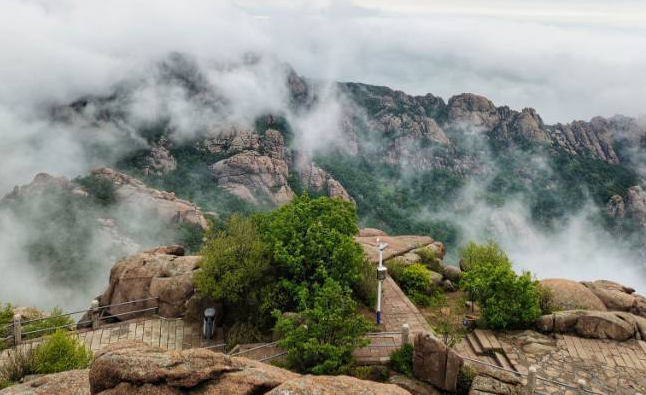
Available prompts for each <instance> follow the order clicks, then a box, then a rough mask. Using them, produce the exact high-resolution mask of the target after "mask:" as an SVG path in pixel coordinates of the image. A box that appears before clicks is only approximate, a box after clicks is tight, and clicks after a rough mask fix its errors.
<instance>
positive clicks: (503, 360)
mask: <svg viewBox="0 0 646 395" xmlns="http://www.w3.org/2000/svg"><path fill="white" fill-rule="evenodd" d="M493 356H494V359H495V360H496V364H497V365H498V366H500V367H501V368H505V369H514V367H513V366H512V364H511V362H509V359H508V358H507V356H506V355H505V354H503V353H500V352H494V354H493Z"/></svg>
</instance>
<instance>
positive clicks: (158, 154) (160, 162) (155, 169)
mask: <svg viewBox="0 0 646 395" xmlns="http://www.w3.org/2000/svg"><path fill="white" fill-rule="evenodd" d="M168 144H169V142H168V140H167V139H166V138H164V139H162V140H161V141H160V142H159V143H158V144H157V145H154V146H153V147H151V148H150V152H149V153H148V155H147V156H146V158H145V165H144V167H143V169H142V172H143V174H144V175H157V176H161V175H164V174H167V173H170V172H171V171H174V170H175V169H177V161H176V160H175V158H174V157H173V155H171V153H170V151H169V150H168V147H167V145H168Z"/></svg>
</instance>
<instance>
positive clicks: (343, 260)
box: [257, 194, 363, 304]
mask: <svg viewBox="0 0 646 395" xmlns="http://www.w3.org/2000/svg"><path fill="white" fill-rule="evenodd" d="M257 218H258V220H259V223H260V224H261V232H262V236H263V239H264V240H265V241H266V243H267V244H268V245H269V248H270V250H271V256H272V262H273V264H274V265H275V267H276V269H277V271H278V277H279V279H280V283H281V287H282V288H283V289H284V290H285V291H286V292H287V293H288V294H289V295H290V298H291V299H292V302H293V303H294V304H295V303H297V302H298V295H299V293H300V291H301V290H302V289H303V288H309V287H311V285H313V284H323V283H324V282H325V281H326V280H327V279H328V278H332V279H334V280H335V281H337V282H339V283H340V284H341V285H342V286H348V287H353V286H355V285H356V284H357V282H358V281H359V278H360V276H359V268H360V265H361V263H362V259H363V250H362V249H361V247H360V246H359V245H358V244H357V243H355V241H354V239H353V236H354V235H355V234H356V233H357V231H358V229H357V225H356V224H357V214H356V210H355V207H354V205H353V204H352V203H350V202H346V201H344V200H341V199H338V198H334V199H332V198H328V197H320V198H316V199H311V198H310V197H309V196H308V195H307V194H304V195H302V196H300V197H296V198H295V199H294V200H292V202H291V203H289V204H286V205H284V206H282V207H280V208H278V209H276V210H274V211H272V212H270V213H267V214H259V215H258V216H257Z"/></svg>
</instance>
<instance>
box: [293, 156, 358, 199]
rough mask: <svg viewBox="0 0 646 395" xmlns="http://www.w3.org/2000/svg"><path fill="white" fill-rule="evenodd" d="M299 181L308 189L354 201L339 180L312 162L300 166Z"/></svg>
mask: <svg viewBox="0 0 646 395" xmlns="http://www.w3.org/2000/svg"><path fill="white" fill-rule="evenodd" d="M300 181H301V184H302V185H303V187H305V188H307V189H308V190H311V191H316V192H318V193H323V194H325V195H327V196H329V197H339V198H341V199H343V200H347V201H350V202H354V199H352V196H350V194H349V193H348V191H346V190H345V188H344V187H343V185H341V183H340V182H338V181H337V180H335V179H334V178H332V176H331V175H330V174H329V173H328V172H326V171H325V170H323V169H321V168H320V167H318V166H317V165H315V164H314V163H312V162H308V163H306V164H304V165H302V166H300Z"/></svg>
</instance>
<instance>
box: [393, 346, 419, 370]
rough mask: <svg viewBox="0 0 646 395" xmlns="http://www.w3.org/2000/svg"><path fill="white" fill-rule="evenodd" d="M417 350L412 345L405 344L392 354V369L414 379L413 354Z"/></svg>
mask: <svg viewBox="0 0 646 395" xmlns="http://www.w3.org/2000/svg"><path fill="white" fill-rule="evenodd" d="M414 351H415V349H414V348H413V345H412V344H410V343H407V344H404V345H403V346H401V348H399V349H398V350H395V351H393V352H392V353H391V354H390V368H391V369H392V370H394V371H395V372H399V373H401V374H405V375H406V376H408V377H413V352H414Z"/></svg>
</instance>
